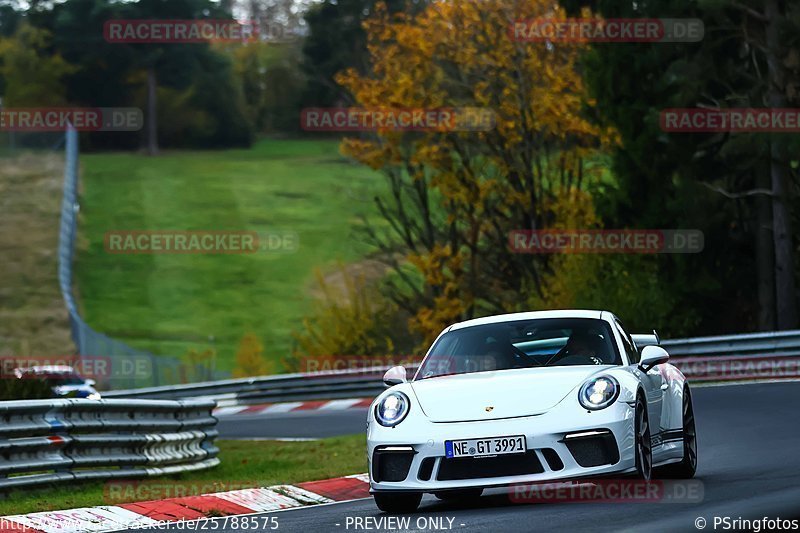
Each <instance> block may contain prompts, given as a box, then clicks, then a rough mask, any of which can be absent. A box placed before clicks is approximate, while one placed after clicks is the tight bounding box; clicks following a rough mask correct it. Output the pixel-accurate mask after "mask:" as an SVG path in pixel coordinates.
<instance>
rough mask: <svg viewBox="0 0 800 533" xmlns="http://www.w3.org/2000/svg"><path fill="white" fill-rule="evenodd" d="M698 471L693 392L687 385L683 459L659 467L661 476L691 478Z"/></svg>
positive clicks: (684, 406) (684, 391) (684, 402)
mask: <svg viewBox="0 0 800 533" xmlns="http://www.w3.org/2000/svg"><path fill="white" fill-rule="evenodd" d="M695 472H697V428H696V426H695V421H694V405H693V404H692V393H691V392H689V387H688V386H687V387H686V388H685V389H684V390H683V459H681V462H680V463H673V464H669V465H666V466H663V467H661V468H659V469H658V475H659V477H664V478H671V479H691V478H693V477H694V474H695Z"/></svg>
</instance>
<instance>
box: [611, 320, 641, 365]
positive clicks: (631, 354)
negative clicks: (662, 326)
mask: <svg viewBox="0 0 800 533" xmlns="http://www.w3.org/2000/svg"><path fill="white" fill-rule="evenodd" d="M615 322H616V324H617V329H619V333H620V335H622V344H624V345H625V353H627V354H628V360H629V361H630V362H631V364H639V359H640V356H639V350H637V349H636V346H634V344H633V339H632V338H631V336H630V335H628V332H627V331H625V328H624V327H622V323H621V322H620V321H619V320H615Z"/></svg>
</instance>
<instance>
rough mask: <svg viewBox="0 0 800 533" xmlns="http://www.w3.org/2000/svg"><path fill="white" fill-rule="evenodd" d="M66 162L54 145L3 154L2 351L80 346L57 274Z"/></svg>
mask: <svg viewBox="0 0 800 533" xmlns="http://www.w3.org/2000/svg"><path fill="white" fill-rule="evenodd" d="M0 146H2V142H0ZM63 165H64V161H63V158H62V157H61V156H60V154H59V153H57V152H53V151H47V152H15V153H14V154H11V153H10V152H7V153H5V154H2V155H0V258H2V259H0V280H2V283H0V357H5V356H10V355H40V356H41V355H52V354H57V355H63V354H70V353H73V352H74V347H73V344H72V340H71V339H70V331H69V322H68V320H67V311H66V308H65V307H64V301H63V300H62V298H61V292H60V291H59V287H58V277H57V274H58V256H57V252H56V247H57V245H58V231H59V209H60V207H61V189H62V187H63V176H64V167H63Z"/></svg>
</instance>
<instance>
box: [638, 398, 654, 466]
mask: <svg viewBox="0 0 800 533" xmlns="http://www.w3.org/2000/svg"><path fill="white" fill-rule="evenodd" d="M635 424H636V425H635V426H634V433H635V434H636V477H638V478H639V479H643V480H645V481H650V479H651V478H652V477H653V443H652V441H651V440H650V422H649V417H648V416H647V404H645V402H644V400H642V397H641V396H640V397H639V398H638V399H637V400H636V417H635Z"/></svg>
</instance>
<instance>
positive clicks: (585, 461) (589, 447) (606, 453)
mask: <svg viewBox="0 0 800 533" xmlns="http://www.w3.org/2000/svg"><path fill="white" fill-rule="evenodd" d="M565 443H566V445H567V448H568V449H569V453H571V454H572V457H574V458H575V462H576V463H578V464H579V465H580V466H582V467H584V468H588V467H590V466H601V465H613V464H616V463H618V462H619V449H618V448H617V440H616V439H615V438H614V434H613V433H611V432H610V431H609V432H608V433H606V434H604V435H598V436H592V437H580V438H576V439H566V441H565Z"/></svg>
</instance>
